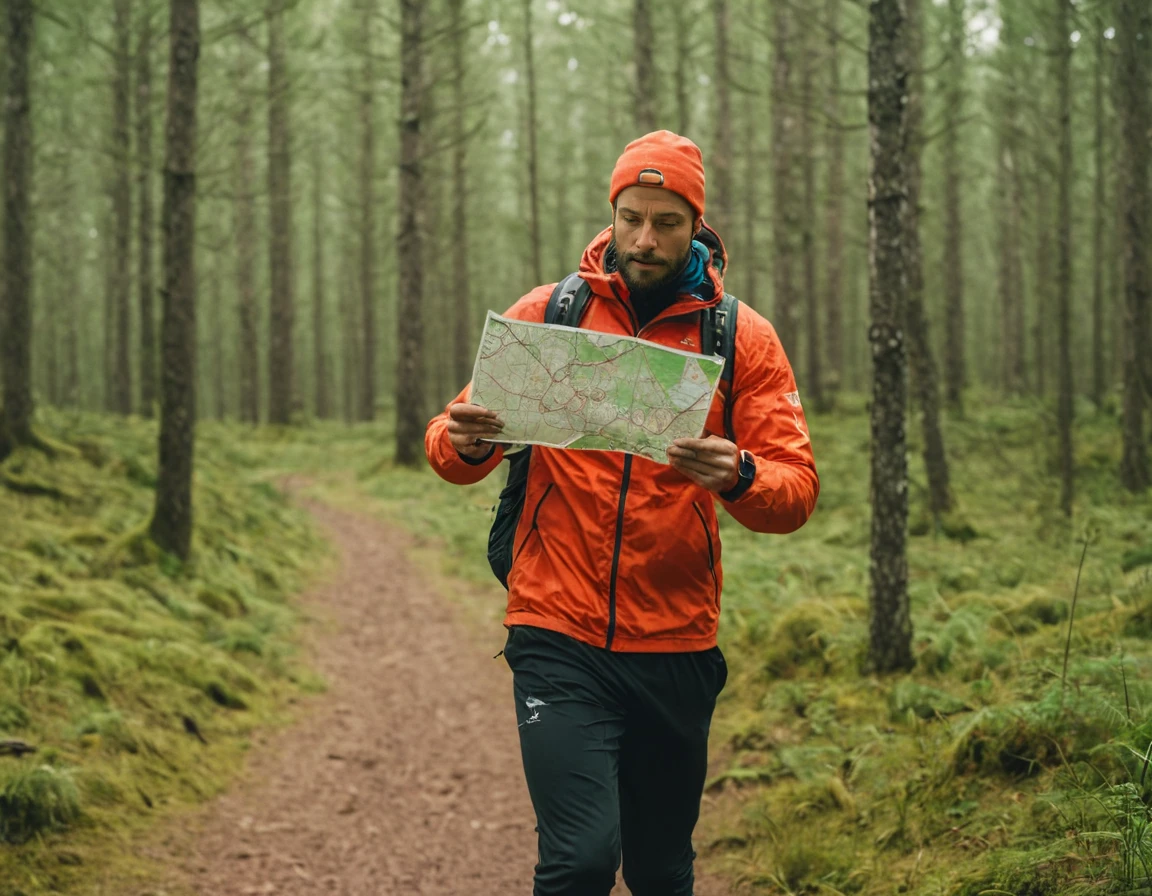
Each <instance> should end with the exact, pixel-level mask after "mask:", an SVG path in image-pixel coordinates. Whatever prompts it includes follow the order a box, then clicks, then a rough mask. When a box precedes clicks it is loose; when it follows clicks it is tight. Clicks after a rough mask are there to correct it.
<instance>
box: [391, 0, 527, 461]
mask: <svg viewBox="0 0 1152 896" xmlns="http://www.w3.org/2000/svg"><path fill="white" fill-rule="evenodd" d="M524 8H525V14H526V15H525V17H526V20H527V23H528V31H527V33H528V38H527V45H528V47H529V57H531V49H530V48H531V43H532V41H531V33H532V31H531V0H525V6H524ZM423 38H424V23H423V0H400V190H399V207H400V215H399V222H398V228H399V233H398V234H397V238H396V249H397V254H398V256H399V263H398V265H397V269H398V273H399V282H398V290H397V295H398V296H399V302H398V311H399V319H398V320H397V322H396V333H397V346H396V359H397V363H396V463H398V464H400V465H402V466H409V467H411V466H415V465H416V464H417V463H418V462H419V461H420V459H421V458H422V457H423V453H424V452H423V445H424V424H425V422H426V421H425V420H424V413H425V407H424V320H423V316H422V314H423V304H424V273H423V266H422V264H421V259H423V257H424V254H423V233H422V232H421V221H420V209H421V207H422V205H423V201H424V195H423V193H424V184H423V176H422V170H421V169H422V162H421V152H422V149H421V140H420V129H421V117H422V111H423V109H422V104H423V98H424V80H423V78H424V73H423V54H424V47H423V46H422V43H423ZM534 90H535V88H534V85H533V86H531V87H530V88H529V94H530V97H531V98H530V103H531V104H533V105H534V103H535V99H534V97H533V96H532V94H534ZM533 116H534V113H530V118H533ZM529 131H530V132H532V133H533V135H534V132H535V124H534V123H530V126H529ZM532 142H533V148H532V150H531V152H532V156H533V159H534V158H535V140H534V139H533V141H532ZM532 177H533V179H534V178H535V173H534V172H533V173H532ZM533 203H535V196H533ZM533 227H535V223H534V224H533ZM537 236H538V234H537ZM534 246H535V251H536V257H535V259H534V261H535V264H536V268H537V273H539V266H540V257H539V249H540V246H539V239H536V240H535V241H534Z"/></svg>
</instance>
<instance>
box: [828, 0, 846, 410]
mask: <svg viewBox="0 0 1152 896" xmlns="http://www.w3.org/2000/svg"><path fill="white" fill-rule="evenodd" d="M824 14H825V18H826V19H827V24H828V96H827V106H826V114H827V118H828V124H827V127H826V128H825V132H824V135H825V136H824V140H825V145H826V147H827V152H828V188H827V190H826V191H825V198H824V202H825V208H824V217H825V230H826V238H827V241H828V246H827V249H826V250H825V262H824V264H825V280H824V313H825V324H824V328H825V334H826V335H825V340H824V345H825V352H826V355H825V357H826V359H827V361H828V373H827V378H828V383H829V386H830V388H831V393H832V394H831V395H830V396H829V397H828V398H829V404H830V405H831V404H834V403H835V395H836V392H837V391H838V390H839V388H840V384H841V383H843V382H844V324H843V315H844V309H843V297H842V295H841V285H840V278H841V271H842V269H843V265H844V225H843V217H844V132H843V126H842V125H841V123H840V57H839V28H840V0H826V3H825V13H824Z"/></svg>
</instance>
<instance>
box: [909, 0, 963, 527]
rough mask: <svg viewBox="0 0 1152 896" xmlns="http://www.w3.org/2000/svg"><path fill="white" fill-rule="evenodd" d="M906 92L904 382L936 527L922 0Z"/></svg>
mask: <svg viewBox="0 0 1152 896" xmlns="http://www.w3.org/2000/svg"><path fill="white" fill-rule="evenodd" d="M905 3H906V6H905V8H906V10H907V16H908V17H907V20H906V28H907V35H908V38H907V41H908V60H909V61H908V66H909V71H910V74H909V89H908V104H907V110H906V113H905V114H906V115H907V119H906V122H905V127H906V129H907V136H906V138H905V141H904V145H905V146H906V148H907V157H906V160H905V162H906V174H905V180H906V182H907V185H908V202H907V205H906V207H905V210H904V264H905V266H906V271H907V283H908V295H907V309H906V312H905V318H906V320H907V327H908V359H909V363H910V365H911V368H912V371H911V374H912V375H911V376H910V377H909V379H910V381H911V385H912V389H913V392H914V395H915V397H916V405H917V406H918V408H919V411H920V428H921V433H922V435H923V439H924V447H923V454H924V468H925V471H926V474H927V476H928V509H929V512H930V513H931V514H932V518H933V519H934V520H935V521H936V524H937V526H939V525H940V519H941V517H942V516H943V515H944V514H945V513H947V512H948V511H949V510H951V509H952V492H951V487H950V485H949V478H950V477H949V472H948V455H947V452H946V451H945V449H944V435H943V433H942V432H941V430H940V388H939V381H938V377H937V374H936V359H935V358H934V357H933V355H932V341H931V339H930V338H929V335H928V320H927V317H926V315H925V314H924V262H923V252H922V249H921V244H920V188H921V183H922V171H921V167H920V158H921V154H922V153H923V150H924V135H923V132H922V130H923V126H924V125H923V121H924V75H923V46H924V34H923V25H922V22H923V8H922V6H921V3H922V0H905Z"/></svg>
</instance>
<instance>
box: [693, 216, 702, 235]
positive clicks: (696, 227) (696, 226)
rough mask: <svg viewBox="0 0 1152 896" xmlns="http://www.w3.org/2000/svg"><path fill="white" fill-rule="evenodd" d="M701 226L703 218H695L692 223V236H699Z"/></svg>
mask: <svg viewBox="0 0 1152 896" xmlns="http://www.w3.org/2000/svg"><path fill="white" fill-rule="evenodd" d="M703 226H704V219H703V218H697V219H696V223H695V224H693V225H692V236H699V235H700V228H702V227H703Z"/></svg>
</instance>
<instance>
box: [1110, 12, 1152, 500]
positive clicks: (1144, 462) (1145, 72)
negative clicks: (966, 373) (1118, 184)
mask: <svg viewBox="0 0 1152 896" xmlns="http://www.w3.org/2000/svg"><path fill="white" fill-rule="evenodd" d="M1117 11H1118V15H1117V28H1116V32H1117V38H1118V44H1119V46H1118V50H1119V59H1118V61H1117V66H1116V105H1117V109H1118V111H1119V113H1120V134H1121V139H1120V155H1121V159H1122V163H1121V171H1122V173H1123V174H1122V176H1123V184H1124V186H1123V189H1121V191H1120V194H1121V196H1122V197H1123V198H1122V200H1121V202H1122V214H1123V221H1122V225H1121V227H1122V233H1123V236H1122V245H1123V251H1124V298H1125V303H1124V321H1125V326H1124V331H1125V335H1126V338H1125V341H1124V406H1123V418H1122V424H1121V425H1122V427H1123V441H1124V449H1123V456H1122V458H1121V461H1120V481H1121V482H1122V483H1123V484H1124V487H1125V488H1127V489H1128V490H1129V491H1133V492H1139V491H1143V490H1144V489H1146V488H1148V486H1149V471H1148V443H1147V441H1146V440H1145V433H1144V403H1145V401H1146V400H1147V399H1148V398H1149V397H1152V382H1150V381H1152V371H1150V368H1152V362H1149V360H1148V354H1149V352H1148V346H1149V345H1150V344H1152V332H1150V320H1149V318H1150V317H1152V259H1150V255H1152V253H1150V251H1149V243H1150V241H1152V213H1150V209H1152V185H1150V184H1149V175H1148V168H1149V162H1150V161H1152V159H1150V158H1149V157H1150V156H1152V152H1150V151H1149V139H1148V135H1149V134H1150V133H1152V99H1150V97H1152V60H1150V59H1149V46H1150V44H1152V9H1149V7H1148V4H1147V3H1146V2H1144V0H1119V4H1118V8H1117ZM1142 364H1143V365H1144V366H1143V368H1142V367H1141V365H1142Z"/></svg>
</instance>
